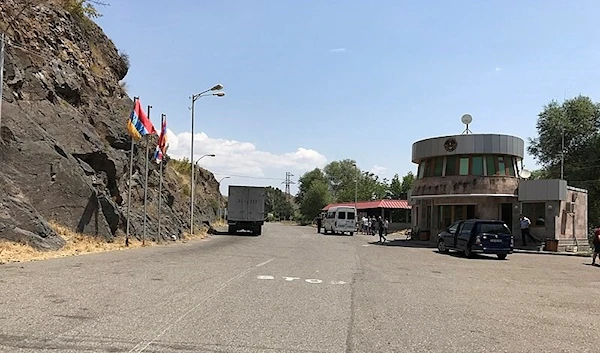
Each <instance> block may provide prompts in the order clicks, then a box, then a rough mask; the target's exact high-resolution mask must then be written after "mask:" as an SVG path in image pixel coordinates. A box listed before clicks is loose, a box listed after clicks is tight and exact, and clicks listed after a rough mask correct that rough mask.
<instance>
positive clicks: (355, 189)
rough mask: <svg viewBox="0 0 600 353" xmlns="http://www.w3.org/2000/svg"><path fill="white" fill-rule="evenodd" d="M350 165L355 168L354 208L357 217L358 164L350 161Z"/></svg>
mask: <svg viewBox="0 0 600 353" xmlns="http://www.w3.org/2000/svg"><path fill="white" fill-rule="evenodd" d="M352 166H353V167H354V168H356V179H355V180H354V208H355V209H356V215H357V217H358V209H357V208H356V205H357V204H358V166H357V165H356V163H352Z"/></svg>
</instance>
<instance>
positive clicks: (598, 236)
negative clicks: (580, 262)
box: [592, 227, 600, 266]
mask: <svg viewBox="0 0 600 353" xmlns="http://www.w3.org/2000/svg"><path fill="white" fill-rule="evenodd" d="M592 244H594V255H593V257H592V266H600V265H598V264H596V257H598V258H600V227H599V228H596V229H594V239H592Z"/></svg>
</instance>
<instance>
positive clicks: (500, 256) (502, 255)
mask: <svg viewBox="0 0 600 353" xmlns="http://www.w3.org/2000/svg"><path fill="white" fill-rule="evenodd" d="M496 256H498V258H499V259H500V260H504V259H506V254H496Z"/></svg>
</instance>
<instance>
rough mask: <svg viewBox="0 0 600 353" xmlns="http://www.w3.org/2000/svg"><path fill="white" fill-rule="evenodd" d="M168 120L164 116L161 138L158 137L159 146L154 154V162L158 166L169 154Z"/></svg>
mask: <svg viewBox="0 0 600 353" xmlns="http://www.w3.org/2000/svg"><path fill="white" fill-rule="evenodd" d="M168 147H169V146H168V145H167V118H166V117H165V116H164V115H163V117H162V126H161V128H160V136H159V137H158V144H157V145H156V151H155V152H154V160H155V161H156V163H157V164H160V162H162V160H163V158H164V155H165V154H167V148H168Z"/></svg>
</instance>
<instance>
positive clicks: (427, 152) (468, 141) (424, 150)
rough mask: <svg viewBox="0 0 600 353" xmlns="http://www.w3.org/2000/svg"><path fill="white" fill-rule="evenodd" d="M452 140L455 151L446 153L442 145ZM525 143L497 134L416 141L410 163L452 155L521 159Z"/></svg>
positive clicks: (442, 137)
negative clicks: (479, 155) (498, 155)
mask: <svg viewBox="0 0 600 353" xmlns="http://www.w3.org/2000/svg"><path fill="white" fill-rule="evenodd" d="M448 139H454V140H455V141H456V142H457V144H456V149H455V150H454V151H447V150H446V148H445V147H444V144H445V143H446V141H447V140H448ZM524 151H525V143H524V141H523V140H522V139H520V138H518V137H516V136H510V135H499V134H468V135H452V136H441V137H434V138H429V139H425V140H421V141H417V142H415V143H413V145H412V161H413V163H417V164H418V163H419V162H420V161H421V160H423V159H425V158H430V157H437V156H447V155H452V154H457V155H459V154H469V155H472V154H502V155H510V156H516V157H519V158H523V154H524Z"/></svg>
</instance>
